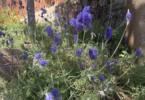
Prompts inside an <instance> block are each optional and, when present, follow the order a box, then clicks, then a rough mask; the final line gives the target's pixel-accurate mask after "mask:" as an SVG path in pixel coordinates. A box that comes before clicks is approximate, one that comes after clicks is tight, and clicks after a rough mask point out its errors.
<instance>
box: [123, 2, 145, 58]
mask: <svg viewBox="0 0 145 100" xmlns="http://www.w3.org/2000/svg"><path fill="white" fill-rule="evenodd" d="M144 5H145V0H126V1H125V10H126V13H127V9H129V10H130V13H131V14H132V18H131V21H130V24H129V26H128V27H127V30H126V35H127V38H128V45H129V50H130V52H131V51H132V49H133V48H136V49H137V50H138V49H139V48H140V46H141V44H142V41H143V39H142V35H144V36H145V28H144V26H145V10H144V9H145V6H144ZM142 55H145V44H144V45H143V46H142Z"/></svg>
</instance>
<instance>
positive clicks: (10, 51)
mask: <svg viewBox="0 0 145 100" xmlns="http://www.w3.org/2000/svg"><path fill="white" fill-rule="evenodd" d="M0 53H2V54H3V55H11V54H13V55H19V54H20V53H21V50H20V49H16V48H13V49H9V48H4V49H0Z"/></svg>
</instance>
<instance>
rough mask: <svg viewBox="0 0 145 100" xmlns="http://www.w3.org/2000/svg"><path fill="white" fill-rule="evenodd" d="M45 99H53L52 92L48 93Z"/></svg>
mask: <svg viewBox="0 0 145 100" xmlns="http://www.w3.org/2000/svg"><path fill="white" fill-rule="evenodd" d="M45 100H53V95H52V94H51V93H47V94H46V97H45Z"/></svg>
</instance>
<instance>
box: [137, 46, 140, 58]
mask: <svg viewBox="0 0 145 100" xmlns="http://www.w3.org/2000/svg"><path fill="white" fill-rule="evenodd" d="M140 55H141V48H140V49H139V50H138V51H137V53H136V56H137V57H139V56H140Z"/></svg>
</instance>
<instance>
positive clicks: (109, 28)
mask: <svg viewBox="0 0 145 100" xmlns="http://www.w3.org/2000/svg"><path fill="white" fill-rule="evenodd" d="M111 36H112V28H111V27H107V30H106V39H108V40H109V39H111Z"/></svg>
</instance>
